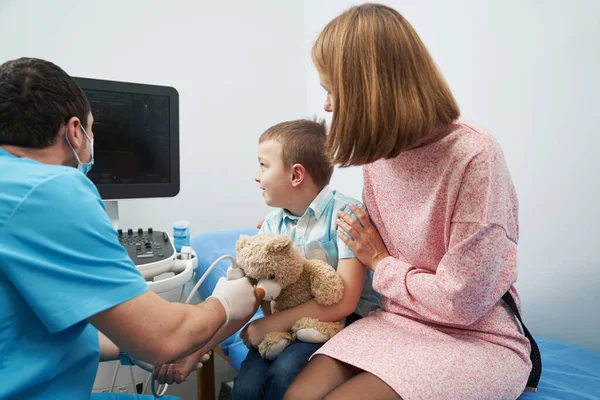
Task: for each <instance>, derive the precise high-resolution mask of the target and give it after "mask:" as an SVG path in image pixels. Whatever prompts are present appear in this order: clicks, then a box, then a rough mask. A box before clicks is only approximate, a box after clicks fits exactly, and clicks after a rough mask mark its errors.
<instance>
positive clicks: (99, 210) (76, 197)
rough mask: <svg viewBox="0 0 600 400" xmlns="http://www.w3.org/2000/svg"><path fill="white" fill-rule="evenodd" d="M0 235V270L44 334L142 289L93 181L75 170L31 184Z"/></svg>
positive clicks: (142, 281) (142, 285) (144, 285)
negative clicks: (0, 267)
mask: <svg viewBox="0 0 600 400" xmlns="http://www.w3.org/2000/svg"><path fill="white" fill-rule="evenodd" d="M0 240H1V241H3V242H4V243H5V246H4V247H5V249H7V251H6V254H4V255H3V256H4V257H3V258H4V259H3V260H2V262H3V263H4V265H3V272H4V273H5V274H6V276H7V277H8V278H9V280H10V281H11V282H12V284H13V285H14V287H15V288H16V290H17V291H18V292H19V293H20V294H21V296H23V298H24V299H25V301H26V302H27V303H28V304H29V306H30V307H31V309H32V310H33V311H34V313H35V314H36V315H37V317H38V318H39V319H40V320H41V321H42V323H43V324H44V325H45V326H46V328H47V329H48V330H49V331H50V332H51V333H56V332H59V331H62V330H64V329H66V328H68V327H70V326H73V325H75V324H76V323H78V322H80V321H83V320H85V319H87V318H88V317H90V316H92V315H94V314H97V313H99V312H101V311H104V310H106V309H108V308H111V307H114V306H116V305H118V304H120V303H122V302H125V301H127V300H129V299H132V298H134V297H136V296H138V295H140V294H142V293H144V292H145V291H146V290H148V286H147V285H146V282H145V281H144V278H143V277H142V276H141V274H140V273H139V272H138V271H137V270H136V268H135V266H134V265H133V262H132V261H131V259H130V258H129V257H128V255H127V252H126V251H125V249H124V248H123V247H122V246H121V245H120V244H119V241H118V237H117V233H116V231H115V230H114V229H113V227H112V224H111V222H110V219H109V217H108V215H107V214H106V211H105V208H104V204H103V203H102V200H101V199H100V196H99V194H98V191H97V190H96V188H95V186H94V185H93V183H92V182H91V181H90V180H89V179H88V178H87V177H85V176H84V175H83V174H82V173H81V172H79V171H77V170H75V169H72V170H67V171H65V172H63V173H61V174H59V175H54V176H52V177H50V178H48V179H46V180H43V181H41V182H40V183H39V184H38V185H36V186H35V187H34V188H33V189H32V190H31V191H30V192H29V194H28V195H27V196H26V197H25V198H24V199H23V200H22V201H21V203H20V205H19V206H18V208H17V209H16V210H15V212H14V213H13V215H12V216H11V217H10V219H9V220H8V222H7V223H6V225H5V227H4V229H2V230H1V231H0Z"/></svg>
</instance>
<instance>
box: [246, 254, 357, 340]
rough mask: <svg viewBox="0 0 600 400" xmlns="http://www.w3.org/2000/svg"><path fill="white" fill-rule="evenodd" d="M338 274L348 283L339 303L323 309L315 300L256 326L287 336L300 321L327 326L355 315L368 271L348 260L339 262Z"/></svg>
mask: <svg viewBox="0 0 600 400" xmlns="http://www.w3.org/2000/svg"><path fill="white" fill-rule="evenodd" d="M337 272H338V274H339V275H340V277H341V278H342V281H343V282H344V296H343V297H342V299H341V300H340V301H339V302H338V303H336V304H333V305H331V306H323V305H321V304H318V303H317V302H316V301H315V300H314V299H313V300H310V301H308V302H306V303H303V304H300V305H298V306H296V307H294V308H290V309H288V310H284V311H280V312H277V313H274V314H272V315H269V316H265V318H263V319H261V320H257V321H255V322H254V323H259V324H260V325H262V326H261V328H262V329H261V330H262V331H263V332H285V331H289V330H290V329H291V328H292V326H293V325H294V324H295V323H296V321H298V320H299V319H300V318H304V317H312V318H317V319H318V320H320V321H323V322H333V321H339V320H340V319H343V318H345V317H347V316H348V315H350V314H352V312H353V311H354V309H355V308H356V305H357V304H358V300H359V299H360V295H361V292H362V287H363V283H364V279H365V267H364V266H363V265H362V263H361V262H360V261H358V259H357V258H344V259H341V260H340V261H339V262H338V268H337Z"/></svg>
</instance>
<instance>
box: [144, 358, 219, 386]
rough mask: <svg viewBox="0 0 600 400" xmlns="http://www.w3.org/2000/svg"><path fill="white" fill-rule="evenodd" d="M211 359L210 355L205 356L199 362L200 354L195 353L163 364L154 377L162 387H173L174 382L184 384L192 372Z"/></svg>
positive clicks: (155, 371) (156, 369)
mask: <svg viewBox="0 0 600 400" xmlns="http://www.w3.org/2000/svg"><path fill="white" fill-rule="evenodd" d="M209 359H210V354H204V355H203V356H202V357H201V358H200V360H198V353H193V354H190V355H189V356H187V357H184V358H182V359H180V360H177V361H175V362H172V363H170V364H163V365H161V366H159V367H156V368H154V372H153V373H152V376H153V377H154V379H155V380H156V381H157V382H158V383H159V384H161V385H163V384H165V383H167V384H169V385H171V384H173V382H175V383H182V382H184V381H185V380H186V379H187V377H188V376H189V375H190V373H192V371H195V370H197V369H200V368H202V363H205V362H207V361H208V360H209Z"/></svg>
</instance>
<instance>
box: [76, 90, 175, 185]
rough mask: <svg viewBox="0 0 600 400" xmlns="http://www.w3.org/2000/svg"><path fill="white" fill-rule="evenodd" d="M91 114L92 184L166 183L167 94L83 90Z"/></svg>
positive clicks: (169, 179)
mask: <svg viewBox="0 0 600 400" xmlns="http://www.w3.org/2000/svg"><path fill="white" fill-rule="evenodd" d="M85 93H86V95H87V97H88V99H89V102H90V106H91V107H92V115H93V116H94V125H93V126H92V129H93V132H94V167H93V168H92V170H91V171H90V172H89V174H88V176H89V178H90V179H91V180H92V181H93V182H94V183H95V184H147V183H170V181H171V170H170V154H169V152H170V147H169V144H170V129H169V127H170V124H169V98H168V97H167V96H156V95H143V94H132V93H118V92H108V91H101V90H91V89H86V90H85Z"/></svg>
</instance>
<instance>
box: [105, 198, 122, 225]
mask: <svg viewBox="0 0 600 400" xmlns="http://www.w3.org/2000/svg"><path fill="white" fill-rule="evenodd" d="M104 205H105V206H106V213H107V214H108V216H109V217H110V221H111V222H112V226H113V228H115V230H117V229H119V202H118V201H117V200H106V201H104Z"/></svg>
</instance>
